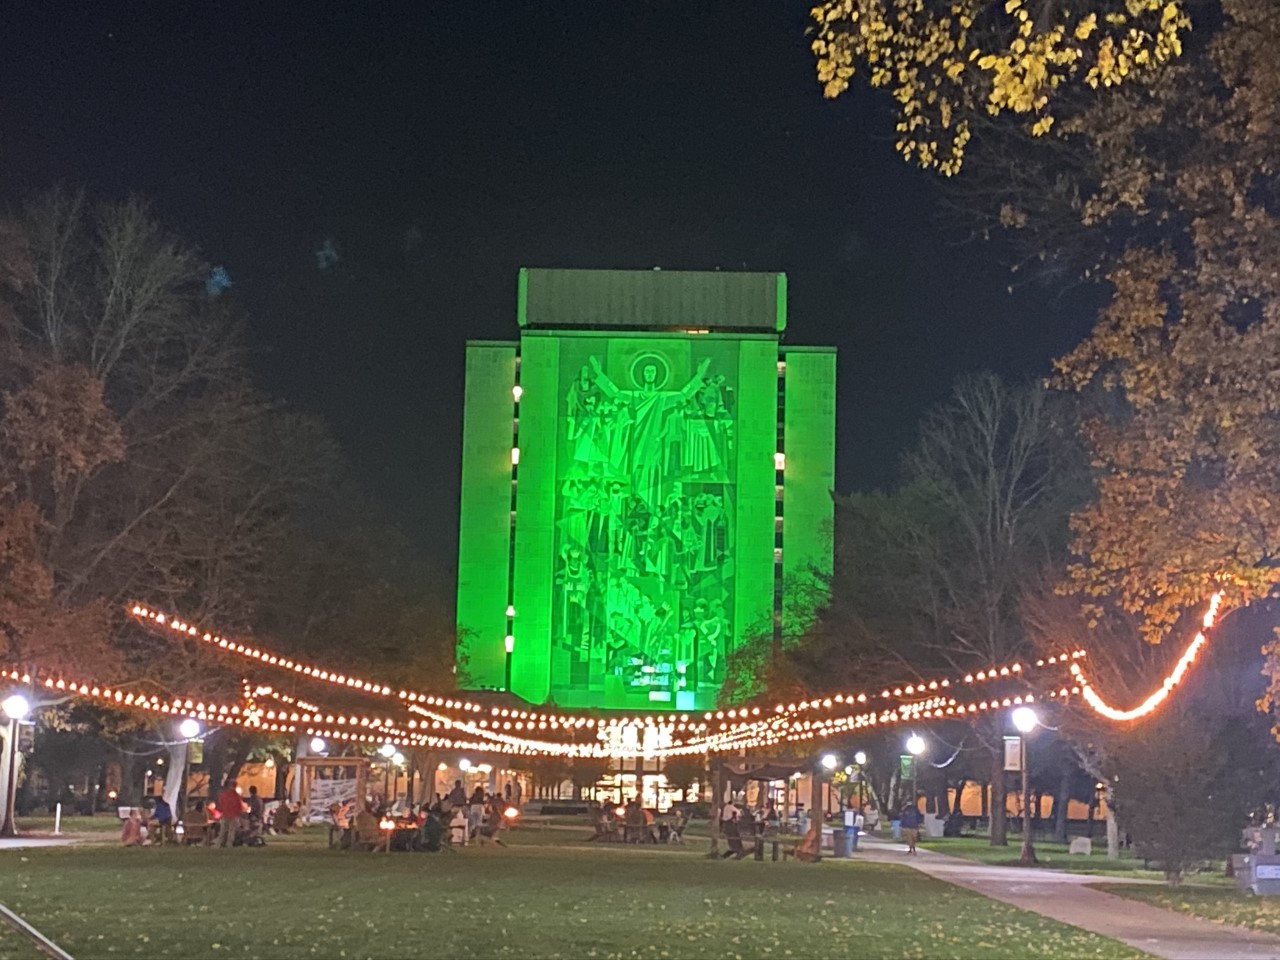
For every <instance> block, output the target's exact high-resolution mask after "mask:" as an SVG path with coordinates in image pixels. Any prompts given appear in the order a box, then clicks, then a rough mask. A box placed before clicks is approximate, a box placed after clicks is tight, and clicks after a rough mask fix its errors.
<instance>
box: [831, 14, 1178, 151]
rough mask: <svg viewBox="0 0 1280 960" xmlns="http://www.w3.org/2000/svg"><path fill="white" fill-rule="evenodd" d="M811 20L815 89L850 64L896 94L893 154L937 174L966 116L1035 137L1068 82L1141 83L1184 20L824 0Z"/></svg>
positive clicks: (836, 90)
mask: <svg viewBox="0 0 1280 960" xmlns="http://www.w3.org/2000/svg"><path fill="white" fill-rule="evenodd" d="M811 16H812V18H813V20H814V22H815V33H816V36H815V38H814V40H813V43H812V48H813V53H814V55H815V57H816V58H817V71H818V81H819V82H820V83H821V84H822V85H823V94H824V95H825V96H827V97H837V96H839V95H840V94H841V93H843V92H844V91H845V90H847V89H848V88H849V82H850V80H851V79H852V77H853V76H854V73H855V72H856V71H857V70H858V69H859V68H861V69H862V70H864V71H865V72H866V73H867V74H868V77H869V80H870V83H871V85H872V86H873V87H885V88H888V89H890V90H891V92H892V94H893V98H894V100H896V101H897V105H898V112H899V116H898V121H897V133H898V140H897V144H896V147H897V150H898V151H899V152H900V153H902V155H903V156H904V157H906V158H907V159H908V160H910V161H913V162H917V163H919V164H920V165H921V166H923V167H931V168H936V169H938V170H940V171H941V172H942V173H944V174H947V175H951V174H954V173H957V172H959V170H960V167H961V165H962V163H963V160H964V155H965V150H966V147H967V145H968V143H969V140H970V138H971V137H972V133H973V131H972V123H973V119H974V118H975V117H980V116H983V115H996V114H1000V113H1009V114H1013V115H1016V116H1018V117H1019V118H1020V119H1022V118H1027V120H1026V123H1025V125H1026V127H1027V129H1028V131H1029V133H1030V134H1031V135H1033V136H1037V137H1039V136H1043V135H1044V134H1047V133H1048V132H1049V131H1050V130H1051V129H1052V128H1053V124H1054V120H1055V118H1056V116H1057V112H1058V109H1059V106H1060V101H1061V100H1062V99H1063V96H1064V91H1070V89H1071V86H1072V85H1073V84H1078V83H1083V84H1084V85H1086V86H1088V87H1089V88H1092V89H1097V88H1098V87H1104V88H1105V87H1112V86H1116V85H1119V84H1122V83H1126V82H1128V81H1129V80H1131V79H1137V78H1144V79H1145V78H1148V77H1149V76H1150V74H1151V73H1152V72H1153V70H1154V69H1155V68H1156V67H1158V66H1159V65H1161V64H1163V63H1165V62H1167V61H1168V60H1170V59H1172V58H1173V57H1176V56H1178V55H1179V54H1180V53H1181V52H1182V37H1183V34H1184V33H1185V32H1186V31H1187V30H1188V29H1189V28H1190V26H1191V22H1190V19H1189V18H1188V17H1187V15H1186V13H1185V10H1184V7H1183V4H1182V3H1181V2H1180V0H1078V2H1073V0H1058V2H1050V3H1042V4H1037V5H1036V6H1035V7H1034V8H1033V7H1032V6H1031V5H1029V4H1027V3H1025V2H1024V0H1006V2H1005V3H1003V4H993V3H990V2H989V0H951V2H946V3H942V2H929V0H825V2H822V3H820V4H819V5H817V6H815V7H814V8H813V10H812V11H811Z"/></svg>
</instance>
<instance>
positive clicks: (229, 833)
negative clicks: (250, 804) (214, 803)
mask: <svg viewBox="0 0 1280 960" xmlns="http://www.w3.org/2000/svg"><path fill="white" fill-rule="evenodd" d="M246 812H248V811H247V808H246V807H245V805H244V801H243V800H241V799H240V794H239V793H237V792H236V782H235V780H232V779H228V780H227V782H226V783H224V784H223V785H222V792H221V793H220V794H218V813H220V814H221V815H222V819H221V821H220V823H221V831H220V832H219V834H218V846H220V847H231V846H235V842H236V834H237V833H239V831H240V820H241V818H242V817H244V815H245V813H246Z"/></svg>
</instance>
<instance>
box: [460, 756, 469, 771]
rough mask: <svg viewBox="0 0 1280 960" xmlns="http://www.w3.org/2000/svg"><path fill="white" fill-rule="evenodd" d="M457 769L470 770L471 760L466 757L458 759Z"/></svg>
mask: <svg viewBox="0 0 1280 960" xmlns="http://www.w3.org/2000/svg"><path fill="white" fill-rule="evenodd" d="M458 769H459V770H463V771H466V770H470V769H471V761H470V760H468V759H467V758H466V757H463V758H462V759H461V760H459V761H458Z"/></svg>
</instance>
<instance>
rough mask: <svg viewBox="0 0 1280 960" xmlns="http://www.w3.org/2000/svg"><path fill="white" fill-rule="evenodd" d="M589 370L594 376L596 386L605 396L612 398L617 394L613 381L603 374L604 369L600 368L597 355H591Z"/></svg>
mask: <svg viewBox="0 0 1280 960" xmlns="http://www.w3.org/2000/svg"><path fill="white" fill-rule="evenodd" d="M591 372H592V374H593V375H594V376H595V381H596V386H598V387H599V388H600V390H601V392H602V393H603V394H604V395H605V396H606V397H608V398H609V399H610V400H612V399H613V398H614V397H616V396H617V395H618V393H619V392H620V391H619V390H618V388H617V387H616V386H614V383H613V381H612V380H610V379H609V378H608V376H606V375H605V372H604V370H602V369H601V367H600V358H599V357H596V356H592V358H591Z"/></svg>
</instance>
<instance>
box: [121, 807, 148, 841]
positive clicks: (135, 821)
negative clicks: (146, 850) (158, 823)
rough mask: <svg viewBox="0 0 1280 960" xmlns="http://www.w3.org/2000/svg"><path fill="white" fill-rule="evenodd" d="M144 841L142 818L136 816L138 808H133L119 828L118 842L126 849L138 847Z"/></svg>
mask: <svg viewBox="0 0 1280 960" xmlns="http://www.w3.org/2000/svg"><path fill="white" fill-rule="evenodd" d="M144 839H145V837H144V834H143V832H142V817H140V816H139V815H138V808H137V807H134V808H133V809H132V810H130V811H129V816H128V817H127V818H126V819H125V821H124V825H123V826H122V827H121V828H120V842H121V843H123V844H124V845H125V846H126V847H140V846H142V844H143V840H144Z"/></svg>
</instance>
